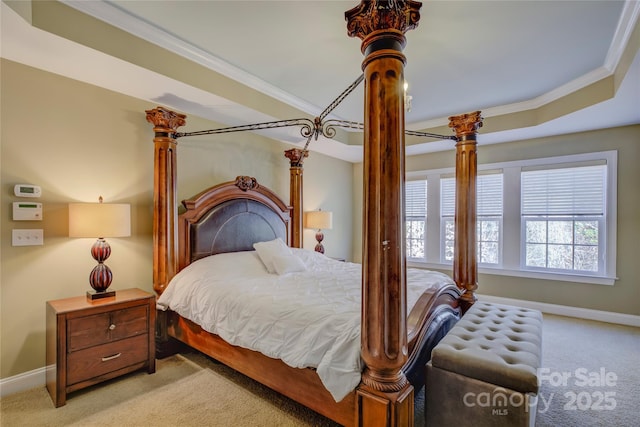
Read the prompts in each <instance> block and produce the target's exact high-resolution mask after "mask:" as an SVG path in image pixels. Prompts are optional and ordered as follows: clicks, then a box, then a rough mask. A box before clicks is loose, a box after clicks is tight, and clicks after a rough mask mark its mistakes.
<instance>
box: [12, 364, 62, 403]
mask: <svg viewBox="0 0 640 427" xmlns="http://www.w3.org/2000/svg"><path fill="white" fill-rule="evenodd" d="M55 368H56V367H55V365H51V366H48V367H43V368H38V369H34V370H33V371H29V372H23V373H22V374H18V375H14V376H12V377H9V378H2V379H0V397H5V396H9V395H10V394H14V393H19V392H21V391H25V390H29V389H32V388H37V387H44V386H45V384H46V382H47V369H55Z"/></svg>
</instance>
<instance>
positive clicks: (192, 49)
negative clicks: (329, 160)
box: [59, 0, 322, 116]
mask: <svg viewBox="0 0 640 427" xmlns="http://www.w3.org/2000/svg"><path fill="white" fill-rule="evenodd" d="M59 1H60V2H61V3H64V4H66V5H67V6H70V7H72V8H74V9H76V10H78V11H80V12H82V13H85V14H87V15H89V16H92V17H94V18H96V19H99V20H101V21H103V22H106V23H108V24H109V25H112V26H114V27H116V28H119V29H121V30H123V31H125V32H127V33H130V34H132V35H134V36H136V37H139V38H141V39H143V40H146V41H148V42H149V43H153V44H155V45H157V46H162V47H163V48H165V49H167V50H169V51H170V52H173V53H175V54H177V55H180V56H182V57H184V58H186V59H189V60H191V61H193V62H195V63H197V64H199V65H202V66H203V67H206V68H208V69H210V70H213V71H215V72H217V73H220V74H222V75H223V76H225V77H228V78H230V79H233V80H235V81H237V82H240V83H242V84H243V85H245V86H247V87H249V88H251V89H254V90H257V91H259V92H262V93H264V94H266V95H268V96H270V97H272V98H275V99H277V100H279V101H282V102H284V103H286V104H289V105H291V106H293V107H295V108H297V109H299V110H301V111H303V112H305V113H307V114H311V115H313V116H315V115H318V114H320V112H321V111H322V108H321V107H318V106H317V105H313V104H311V103H308V102H306V101H304V100H302V99H300V98H298V97H296V96H294V95H292V94H290V93H288V92H286V91H283V90H281V89H279V88H277V87H276V86H273V85H271V84H269V83H267V82H266V81H264V80H262V79H260V78H258V77H256V76H254V75H253V74H251V73H248V72H246V71H244V70H242V69H240V68H238V67H236V66H234V65H232V64H229V63H228V62H226V61H224V60H222V59H220V58H218V57H217V56H215V55H212V54H211V53H209V52H206V51H204V50H202V49H200V48H198V47H197V46H194V45H192V44H191V43H188V42H186V41H184V40H181V39H180V38H178V37H175V36H173V35H171V34H169V33H167V32H166V31H164V30H162V29H160V28H158V27H156V26H155V25H151V24H149V23H147V22H146V21H144V20H141V19H139V18H137V17H135V16H132V15H130V14H129V13H127V12H125V11H123V10H121V9H120V8H118V7H117V6H116V5H114V4H111V3H108V2H106V1H104V0H93V1H86V0H59Z"/></svg>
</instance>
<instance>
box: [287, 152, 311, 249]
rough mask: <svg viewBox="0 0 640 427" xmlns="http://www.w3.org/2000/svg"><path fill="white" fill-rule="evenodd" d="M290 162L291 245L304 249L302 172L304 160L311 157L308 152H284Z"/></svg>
mask: <svg viewBox="0 0 640 427" xmlns="http://www.w3.org/2000/svg"><path fill="white" fill-rule="evenodd" d="M284 156H285V157H286V158H287V159H289V161H290V168H289V204H290V206H291V236H289V238H290V242H289V244H290V245H291V247H293V248H301V247H302V208H303V205H302V189H303V187H302V172H303V169H304V168H303V167H302V164H303V163H304V158H305V157H309V152H308V151H307V150H301V149H299V148H292V149H290V150H286V151H285V152H284Z"/></svg>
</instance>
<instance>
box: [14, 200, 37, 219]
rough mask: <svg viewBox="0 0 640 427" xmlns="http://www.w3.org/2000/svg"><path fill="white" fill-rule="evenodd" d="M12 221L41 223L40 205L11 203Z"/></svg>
mask: <svg viewBox="0 0 640 427" xmlns="http://www.w3.org/2000/svg"><path fill="white" fill-rule="evenodd" d="M13 220H14V221H42V203H31V202H29V203H27V202H13Z"/></svg>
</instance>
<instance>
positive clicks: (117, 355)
mask: <svg viewBox="0 0 640 427" xmlns="http://www.w3.org/2000/svg"><path fill="white" fill-rule="evenodd" d="M120 356H122V353H116V354H114V355H113V356H107V357H103V358H102V361H103V362H108V361H109V360H113V359H117V358H118V357H120Z"/></svg>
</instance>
